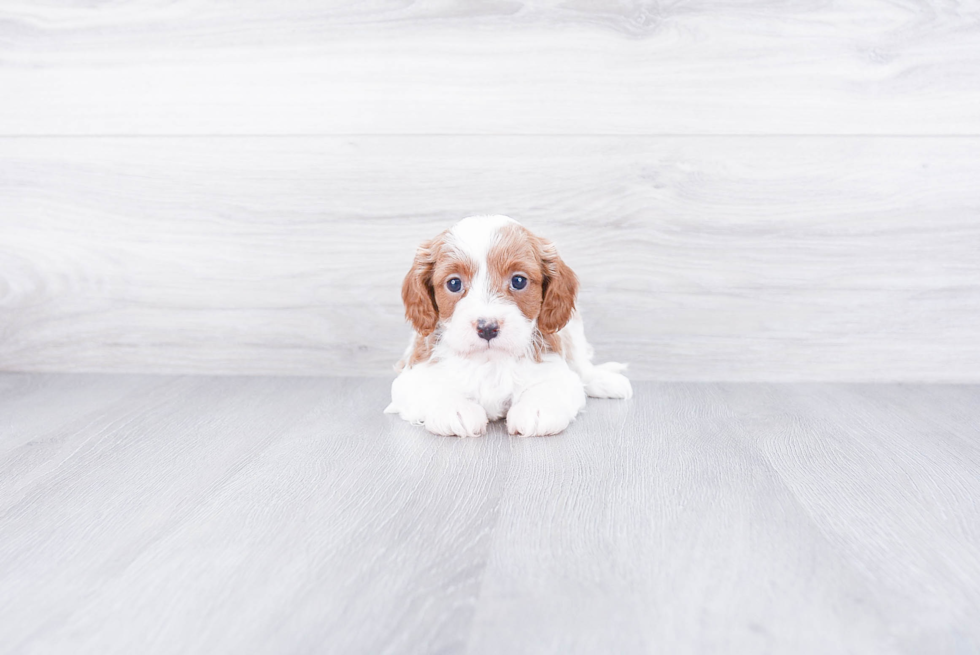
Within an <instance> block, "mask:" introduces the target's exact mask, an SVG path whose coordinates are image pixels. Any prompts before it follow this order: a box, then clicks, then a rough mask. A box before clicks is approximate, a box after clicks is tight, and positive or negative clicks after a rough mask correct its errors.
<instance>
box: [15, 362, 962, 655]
mask: <svg viewBox="0 0 980 655" xmlns="http://www.w3.org/2000/svg"><path fill="white" fill-rule="evenodd" d="M387 384H388V383H387V380H384V379H331V378H296V377H294V378H285V377H280V378H275V377H265V378H258V377H226V378H219V377H153V376H121V375H116V376H99V375H64V374H62V375H53V374H52V375H44V374H37V375H27V374H5V375H2V376H0V617H2V620H0V652H3V653H100V654H101V653H163V652H166V653H209V654H211V653H253V652H254V653H312V652H324V653H345V654H347V653H372V654H374V653H488V654H490V653H493V654H497V653H562V654H564V653H621V654H626V653H695V652H697V653H704V652H726V653H730V652H745V653H765V652H775V653H821V654H826V653H843V652H858V653H930V654H934V653H968V652H976V651H977V650H978V649H980V507H978V503H977V499H978V498H980V474H978V472H980V412H978V409H980V387H977V386H925V385H922V386H916V385H880V386H870V385H843V384H810V385H803V384H792V385H779V384H682V383H656V384H654V383H640V384H638V385H637V386H636V391H637V394H636V397H635V398H634V399H633V400H632V401H625V402H624V401H595V400H590V401H589V405H588V407H587V410H586V412H585V413H584V414H583V415H582V416H581V417H580V419H579V420H578V421H577V422H576V423H575V424H573V426H572V427H571V428H570V429H569V430H568V431H567V433H565V434H563V435H561V436H558V437H553V438H541V439H526V440H525V439H518V438H509V437H507V436H506V434H505V433H504V432H503V431H502V430H501V429H500V428H499V426H496V427H495V429H493V430H492V431H491V433H490V435H489V436H488V437H486V438H483V439H472V440H459V439H448V438H436V437H433V436H431V435H429V434H427V433H425V432H424V431H422V430H421V429H419V428H416V427H413V426H410V425H408V424H406V423H404V422H401V421H400V420H398V419H397V418H394V417H392V416H387V415H384V414H382V412H381V410H382V409H383V408H384V406H385V404H386V401H387Z"/></svg>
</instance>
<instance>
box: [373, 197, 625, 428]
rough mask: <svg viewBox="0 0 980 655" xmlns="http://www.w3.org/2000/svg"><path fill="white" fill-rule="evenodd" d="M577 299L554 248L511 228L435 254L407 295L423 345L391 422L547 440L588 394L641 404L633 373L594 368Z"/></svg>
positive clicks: (436, 243)
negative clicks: (496, 426)
mask: <svg viewBox="0 0 980 655" xmlns="http://www.w3.org/2000/svg"><path fill="white" fill-rule="evenodd" d="M454 280H457V281H454ZM521 287H522V288H521ZM577 291H578V280H577V278H576V277H575V273H573V272H572V270H571V269H570V268H569V267H568V266H567V265H566V264H565V262H563V261H562V259H561V257H559V256H558V250H557V249H556V248H555V246H554V244H552V243H550V242H548V241H545V240H544V239H542V238H540V237H538V236H535V235H534V234H532V233H531V232H530V231H529V230H527V229H526V228H525V227H523V226H521V225H520V224H519V223H517V221H515V220H513V219H511V218H507V217H506V216H473V217H470V218H466V219H463V220H462V221H460V222H459V223H457V224H456V225H454V226H453V227H452V228H450V229H449V230H446V231H445V232H443V233H442V234H440V235H439V236H437V237H436V238H435V239H432V240H431V241H428V242H426V243H423V244H422V245H421V246H420V247H419V249H418V251H417V252H416V255H415V262H414V263H413V265H412V268H411V270H410V271H409V272H408V275H406V276H405V282H404V284H403V285H402V300H403V301H404V303H405V316H406V318H408V320H409V321H410V322H411V323H412V325H413V327H414V328H415V334H414V335H413V336H412V340H411V342H410V343H409V346H408V349H407V350H406V351H405V355H404V357H403V359H402V360H401V361H400V362H398V366H397V367H396V368H397V369H398V370H399V375H398V377H397V378H395V381H394V382H393V383H392V385H391V404H390V405H389V406H388V408H387V409H386V410H385V412H387V413H391V414H399V415H400V416H401V417H402V418H403V419H405V420H407V421H411V422H412V423H415V424H420V425H424V426H425V427H426V429H427V430H429V431H430V432H433V433H435V434H442V435H457V436H460V437H475V436H479V435H482V434H484V433H485V432H486V429H487V422H488V421H493V420H496V419H500V418H503V417H505V416H506V417H507V430H508V431H509V432H510V434H517V435H521V436H536V435H547V434H555V433H558V432H561V431H562V430H564V429H565V428H566V427H567V426H568V424H569V423H570V422H571V421H572V420H573V419H574V418H575V416H576V415H577V414H578V413H579V411H580V410H581V409H582V407H583V406H584V405H585V397H586V394H588V395H589V396H592V397H594V398H629V397H630V396H632V395H633V390H632V387H631V386H630V382H629V380H628V379H626V377H625V376H623V375H622V374H621V373H620V372H621V371H623V370H624V369H625V368H626V366H625V365H623V364H618V363H616V362H609V363H606V364H601V365H598V366H596V365H593V364H592V347H591V346H589V344H588V342H587V341H586V340H585V332H584V330H583V328H582V319H581V318H580V317H579V315H578V312H577V311H576V309H575V297H576V293H577Z"/></svg>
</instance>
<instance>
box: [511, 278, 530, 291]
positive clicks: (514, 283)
mask: <svg viewBox="0 0 980 655" xmlns="http://www.w3.org/2000/svg"><path fill="white" fill-rule="evenodd" d="M510 286H511V287H513V288H514V289H517V290H518V291H520V290H521V289H523V288H524V287H526V286H527V278H526V277H524V276H523V275H515V276H514V277H512V278H510Z"/></svg>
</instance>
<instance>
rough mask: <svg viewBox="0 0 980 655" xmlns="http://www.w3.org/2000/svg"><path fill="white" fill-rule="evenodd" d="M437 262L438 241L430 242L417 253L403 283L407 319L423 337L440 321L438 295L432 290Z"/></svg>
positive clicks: (430, 332) (420, 247) (403, 298)
mask: <svg viewBox="0 0 980 655" xmlns="http://www.w3.org/2000/svg"><path fill="white" fill-rule="evenodd" d="M435 262H436V241H435V240H433V241H429V242H426V243H423V244H422V245H421V246H419V248H418V250H417V251H415V261H414V262H412V268H411V269H409V271H408V274H407V275H406V276H405V281H404V282H402V302H403V303H405V318H407V319H408V320H409V321H410V322H411V323H412V326H413V327H414V328H415V331H416V332H418V333H419V334H421V335H422V336H423V337H426V336H429V335H430V334H432V332H433V331H434V330H435V329H436V322H437V321H438V320H439V314H438V308H437V306H436V294H435V290H434V289H433V288H432V269H433V267H434V266H435Z"/></svg>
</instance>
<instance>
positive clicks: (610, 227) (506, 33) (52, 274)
mask: <svg viewBox="0 0 980 655" xmlns="http://www.w3.org/2000/svg"><path fill="white" fill-rule="evenodd" d="M978 180H980V7H977V6H976V5H975V4H967V5H961V6H959V7H956V6H952V5H936V6H933V5H931V4H928V3H925V2H919V3H912V2H908V3H895V2H854V3H848V4H847V6H846V7H834V6H830V5H824V4H817V5H807V4H803V3H792V4H791V5H774V4H772V3H770V2H749V3H741V4H739V5H738V6H737V7H734V6H730V3H722V2H702V3H686V4H685V3H681V4H677V5H671V6H660V5H650V4H644V3H627V2H624V3H579V2H571V3H561V4H559V3H546V2H541V3H532V2H528V3H521V2H504V1H500V2H485V3H450V2H433V3H412V4H410V5H409V6H403V5H402V4H400V3H394V2H392V3H383V2H376V3H366V2H350V3H346V4H342V3H306V2H300V1H299V0H289V1H285V0H284V1H282V2H276V3H259V2H254V3H248V2H236V3H203V2H190V1H186V2H168V3H157V2H149V1H143V0H140V1H137V2H129V3H123V4H114V3H113V4H105V5H97V4H91V3H39V2H5V3H4V4H3V5H0V369H4V370H25V371H59V370H64V371H149V372H187V373H270V374H272V373H284V374H310V375H327V374H343V375H364V374H367V375H388V374H389V373H390V366H391V364H392V363H393V362H394V361H395V360H396V359H397V357H398V355H399V353H400V352H401V350H402V348H403V346H404V342H405V340H406V339H407V335H408V327H407V326H406V325H405V324H404V322H403V320H402V317H401V307H400V301H399V297H398V293H399V285H400V279H401V276H402V275H403V274H404V272H405V270H407V267H408V265H409V262H410V260H411V256H412V251H413V250H414V247H415V245H416V244H417V243H418V242H419V241H421V240H422V239H424V238H427V237H430V236H432V235H433V234H435V233H436V232H438V231H439V230H441V229H443V228H445V227H447V226H448V225H449V224H451V223H452V222H453V221H454V220H456V219H458V218H461V217H463V216H465V215H468V214H474V213H507V214H510V215H512V216H514V217H515V218H518V219H519V220H521V221H523V222H524V223H525V224H527V225H528V226H529V227H531V228H532V229H534V230H536V231H538V232H540V233H542V234H544V235H545V236H548V237H551V238H553V239H554V240H555V241H556V242H557V243H558V245H559V248H560V250H561V251H562V253H563V255H564V256H565V258H566V260H567V261H568V262H569V263H570V264H571V265H572V267H573V268H575V269H576V271H577V272H578V273H579V275H580V277H581V278H582V283H583V290H582V297H581V306H582V309H583V312H584V314H585V318H586V322H587V327H588V329H589V332H590V336H591V338H592V340H593V341H594V342H595V345H596V348H597V351H598V355H599V357H600V358H610V359H620V360H624V361H629V362H631V365H632V371H633V376H634V377H636V378H650V379H700V380H706V379H718V380H808V379H813V380H849V381H867V380H879V381H881V380H907V381H913V380H927V381H974V382H977V381H980V182H978Z"/></svg>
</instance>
